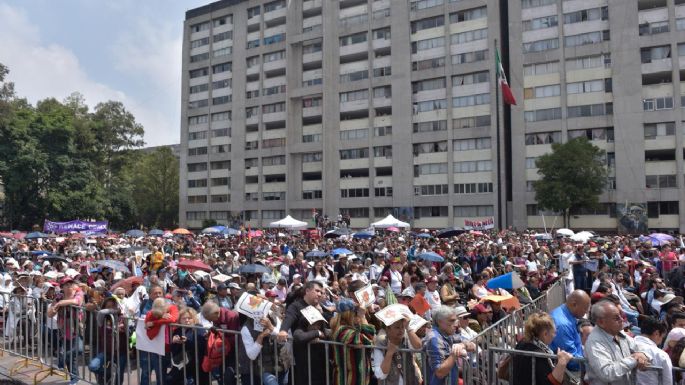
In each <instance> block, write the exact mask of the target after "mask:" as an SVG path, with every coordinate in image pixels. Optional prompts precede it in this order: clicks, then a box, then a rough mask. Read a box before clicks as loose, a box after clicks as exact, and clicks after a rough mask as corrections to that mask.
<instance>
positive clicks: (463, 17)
mask: <svg viewBox="0 0 685 385" xmlns="http://www.w3.org/2000/svg"><path fill="white" fill-rule="evenodd" d="M486 17H488V9H487V7H479V8H472V9H466V10H464V11H459V12H455V13H450V23H451V24H454V23H461V22H464V21H469V20H477V19H483V18H486Z"/></svg>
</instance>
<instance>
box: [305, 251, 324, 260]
mask: <svg viewBox="0 0 685 385" xmlns="http://www.w3.org/2000/svg"><path fill="white" fill-rule="evenodd" d="M327 255H328V253H327V252H325V251H321V250H312V251H310V252H308V253H307V254H306V255H305V257H307V258H322V257H325V256H327Z"/></svg>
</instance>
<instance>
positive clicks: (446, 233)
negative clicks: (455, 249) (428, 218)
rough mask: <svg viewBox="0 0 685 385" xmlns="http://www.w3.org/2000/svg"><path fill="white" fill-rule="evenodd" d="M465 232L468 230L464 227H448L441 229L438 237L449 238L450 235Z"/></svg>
mask: <svg viewBox="0 0 685 385" xmlns="http://www.w3.org/2000/svg"><path fill="white" fill-rule="evenodd" d="M465 232H466V230H465V229H462V228H461V227H448V228H446V229H442V230H440V232H439V233H438V235H437V237H438V238H449V237H453V236H455V235H459V234H463V233H465Z"/></svg>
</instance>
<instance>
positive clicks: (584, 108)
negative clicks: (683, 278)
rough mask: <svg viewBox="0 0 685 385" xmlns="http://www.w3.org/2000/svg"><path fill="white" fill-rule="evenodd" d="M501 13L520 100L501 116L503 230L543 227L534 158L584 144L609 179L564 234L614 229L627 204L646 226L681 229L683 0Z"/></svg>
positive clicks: (521, 7)
mask: <svg viewBox="0 0 685 385" xmlns="http://www.w3.org/2000/svg"><path fill="white" fill-rule="evenodd" d="M508 11H509V12H508V15H509V19H510V22H509V47H510V55H511V56H510V57H511V63H510V71H511V75H510V77H511V78H513V79H511V80H510V81H511V83H513V84H514V85H516V86H518V87H516V86H515V87H514V89H515V91H516V96H517V98H518V99H519V100H524V99H525V101H524V103H523V104H522V106H521V107H522V108H516V109H512V114H511V136H512V139H511V146H512V151H511V154H512V157H511V164H512V178H511V181H512V182H511V183H512V189H513V196H514V197H520V198H517V199H514V200H513V204H512V208H513V210H512V219H513V224H514V225H515V226H517V227H538V228H541V227H543V223H542V216H541V215H540V212H539V209H538V207H537V205H536V204H535V193H534V192H533V190H532V181H533V180H535V179H537V178H539V176H538V175H537V170H536V169H535V159H536V158H537V157H539V156H540V155H542V154H544V153H545V152H548V151H550V149H551V143H557V142H560V141H565V140H567V139H570V138H575V137H579V136H585V137H587V138H588V139H589V140H591V141H592V143H594V144H595V145H597V146H599V147H601V148H603V149H604V150H606V162H607V165H608V167H609V172H610V177H609V180H608V182H607V189H606V192H605V193H604V194H603V195H602V197H601V198H600V201H601V202H602V203H601V205H600V207H599V208H597V209H595V210H580V211H579V212H576V213H573V214H574V216H573V217H572V219H571V225H572V226H573V227H576V228H596V229H616V228H617V220H618V219H617V211H618V210H617V206H618V208H621V206H625V205H628V206H631V205H633V204H634V203H637V204H639V205H642V206H643V207H644V208H646V211H647V217H648V226H649V228H652V229H662V230H671V229H674V230H678V229H679V230H680V231H683V230H684V229H685V216H683V215H680V214H679V213H680V212H681V211H683V212H684V213H685V207H684V206H683V205H684V204H685V199H684V198H685V195H683V194H684V192H685V189H680V187H682V186H683V175H684V174H685V170H684V169H683V144H684V142H683V128H685V125H683V112H682V111H683V110H682V107H685V103H684V102H685V97H682V96H681V95H685V89H683V90H681V86H680V84H681V83H680V81H681V80H685V58H684V59H680V57H684V56H685V1H683V0H565V1H560V0H556V1H555V0H516V1H510V2H509V10H508ZM681 63H682V64H681ZM681 67H683V68H684V69H681ZM618 216H620V214H618ZM550 222H551V219H550V218H549V217H548V218H547V223H546V224H547V226H549V225H550ZM557 227H558V224H557Z"/></svg>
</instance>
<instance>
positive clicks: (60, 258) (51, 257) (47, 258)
mask: <svg viewBox="0 0 685 385" xmlns="http://www.w3.org/2000/svg"><path fill="white" fill-rule="evenodd" d="M38 259H41V260H43V261H48V262H50V263H53V262H64V263H71V259H69V258H66V257H63V256H61V255H56V254H52V255H42V256H38Z"/></svg>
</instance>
